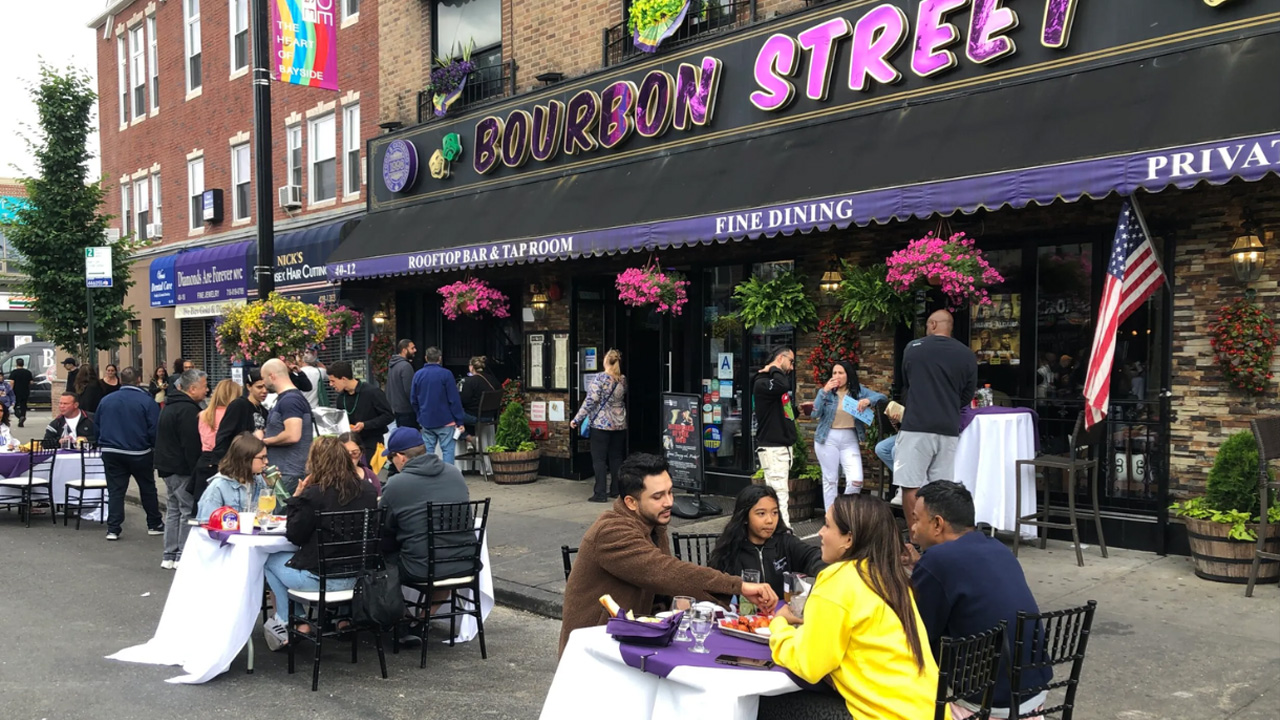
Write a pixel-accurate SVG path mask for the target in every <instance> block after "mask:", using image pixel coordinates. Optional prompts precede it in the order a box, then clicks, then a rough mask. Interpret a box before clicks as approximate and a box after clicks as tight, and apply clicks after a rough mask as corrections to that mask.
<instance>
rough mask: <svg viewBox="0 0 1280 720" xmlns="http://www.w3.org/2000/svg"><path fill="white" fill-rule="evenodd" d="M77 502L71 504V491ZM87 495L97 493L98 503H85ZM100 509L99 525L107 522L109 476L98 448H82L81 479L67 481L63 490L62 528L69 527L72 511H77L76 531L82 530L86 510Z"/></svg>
mask: <svg viewBox="0 0 1280 720" xmlns="http://www.w3.org/2000/svg"><path fill="white" fill-rule="evenodd" d="M73 490H74V491H75V493H76V502H75V503H74V504H73V503H72V502H71V491H73ZM87 493H97V495H98V501H97V502H92V503H86V502H85V495H86V494H87ZM92 507H96V508H98V524H99V525H101V524H103V523H105V522H106V521H107V474H106V470H105V469H104V468H103V466H102V451H101V450H99V449H97V448H91V447H88V446H86V447H82V448H80V477H78V478H73V479H71V480H68V481H67V484H66V486H65V487H64V488H63V489H62V526H63V527H66V526H67V521H68V519H69V518H70V517H71V511H72V510H75V511H76V530H79V529H80V516H81V514H82V513H83V512H84V511H85V509H86V508H92Z"/></svg>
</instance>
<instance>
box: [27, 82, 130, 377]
mask: <svg viewBox="0 0 1280 720" xmlns="http://www.w3.org/2000/svg"><path fill="white" fill-rule="evenodd" d="M31 95H32V99H33V100H34V101H35V104H36V109H37V112H38V113H39V118H40V120H39V130H38V135H37V138H36V139H35V140H34V141H33V140H30V139H28V145H29V146H30V147H31V150H32V153H33V154H34V155H35V159H36V166H37V170H38V176H37V177H34V178H28V179H25V180H23V184H24V185H25V187H26V190H27V204H26V206H25V207H20V208H19V209H18V210H17V212H16V213H15V214H16V220H15V224H14V225H12V226H11V227H8V228H6V230H5V233H6V235H7V236H8V238H9V242H10V243H12V245H13V247H14V249H15V250H17V251H18V253H19V254H20V255H21V259H20V260H19V261H18V263H17V265H18V271H19V272H20V273H22V274H23V277H22V278H21V280H19V283H18V284H19V287H20V288H21V290H22V292H23V294H25V295H27V296H29V297H31V298H33V301H32V310H33V311H34V313H35V316H36V321H37V322H38V323H39V324H40V329H41V334H42V335H43V336H44V337H45V338H47V339H49V340H51V341H53V342H54V343H56V344H58V345H60V346H62V347H65V348H74V349H75V350H76V351H77V353H78V354H80V355H82V356H83V355H86V354H88V353H87V350H88V348H87V347H86V346H87V344H88V337H87V332H86V331H87V328H86V327H85V325H86V323H85V287H84V259H83V258H84V248H86V247H98V246H110V247H111V253H112V263H113V267H112V279H113V281H114V285H115V287H113V288H110V289H95V290H93V291H92V297H93V317H94V345H95V346H96V349H98V350H109V349H111V348H113V347H115V346H116V345H118V344H119V342H120V340H121V339H123V338H124V337H125V335H126V334H127V332H128V325H129V321H130V320H132V319H134V313H133V310H132V308H126V307H125V306H124V297H125V293H126V292H127V291H128V289H129V287H130V286H132V285H133V279H132V276H131V274H130V272H129V256H130V246H129V241H130V238H121V239H120V240H118V241H116V242H114V243H112V242H108V241H107V239H106V236H105V234H106V230H107V223H108V221H109V220H110V216H108V215H103V214H101V213H100V212H99V210H100V207H101V205H102V200H103V196H104V193H105V190H104V188H103V186H102V183H101V182H100V181H99V182H92V183H91V182H88V167H87V166H86V161H87V160H88V159H89V153H88V151H87V150H86V149H85V141H86V139H87V138H88V135H89V133H90V131H91V130H92V129H93V127H94V126H93V103H94V101H95V99H96V95H95V94H94V92H93V80H92V79H91V78H90V77H89V76H88V75H86V74H84V73H83V72H81V71H79V70H76V69H74V68H68V69H67V70H65V71H58V70H54V69H52V68H50V67H49V66H47V65H42V66H41V68H40V82H39V84H38V85H37V86H34V87H32V88H31Z"/></svg>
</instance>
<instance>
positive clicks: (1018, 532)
mask: <svg viewBox="0 0 1280 720" xmlns="http://www.w3.org/2000/svg"><path fill="white" fill-rule="evenodd" d="M1104 429H1105V425H1104V423H1101V422H1099V423H1098V424H1096V425H1094V426H1093V427H1092V428H1089V429H1088V430H1085V426H1084V412H1083V411H1081V412H1080V414H1079V415H1078V416H1076V427H1075V430H1074V431H1073V432H1072V433H1071V450H1070V451H1069V452H1068V453H1067V454H1066V455H1039V456H1037V457H1036V458H1035V459H1034V460H1018V461H1017V462H1016V463H1015V464H1014V468H1015V470H1016V471H1017V474H1016V475H1015V476H1014V477H1015V480H1014V483H1015V486H1016V487H1017V494H1016V504H1015V505H1014V507H1015V508H1017V510H1016V511H1017V513H1018V519H1017V521H1016V522H1015V523H1014V528H1013V555H1014V557H1017V556H1018V546H1019V545H1021V544H1022V526H1023V525H1033V526H1035V527H1038V528H1054V529H1057V530H1070V531H1071V540H1072V542H1073V543H1074V544H1075V548H1076V564H1077V565H1078V566H1080V567H1084V554H1083V553H1082V552H1080V528H1079V524H1078V522H1077V515H1078V514H1084V515H1085V516H1089V515H1092V516H1093V522H1094V526H1095V527H1096V528H1097V531H1098V548H1099V549H1100V550H1101V551H1102V557H1104V558H1105V557H1107V541H1106V538H1104V537H1103V536H1102V515H1101V514H1100V513H1099V512H1098V458H1097V457H1091V456H1092V455H1093V452H1094V450H1095V449H1096V450H1097V452H1099V453H1101V452H1102V433H1103V430H1104ZM1024 465H1030V466H1031V467H1033V468H1036V469H1037V470H1039V469H1041V468H1043V469H1045V470H1051V469H1056V470H1061V471H1062V472H1063V474H1064V475H1066V478H1067V518H1068V522H1054V521H1053V520H1052V516H1053V514H1054V513H1053V511H1051V510H1050V509H1049V483H1048V477H1047V476H1046V477H1045V481H1046V482H1045V485H1044V502H1042V503H1041V504H1040V505H1039V508H1038V509H1037V510H1036V511H1035V512H1034V513H1032V514H1030V515H1023V514H1022V467H1023V466H1024ZM1077 472H1083V473H1086V474H1087V475H1088V478H1089V496H1090V498H1091V499H1092V501H1093V510H1092V512H1083V513H1077V511H1076V473H1077ZM1057 514H1058V515H1059V516H1061V515H1062V513H1061V511H1059V512H1058V513H1057ZM1045 546H1046V538H1045V535H1044V534H1043V533H1041V534H1040V549H1041V550H1043V549H1045Z"/></svg>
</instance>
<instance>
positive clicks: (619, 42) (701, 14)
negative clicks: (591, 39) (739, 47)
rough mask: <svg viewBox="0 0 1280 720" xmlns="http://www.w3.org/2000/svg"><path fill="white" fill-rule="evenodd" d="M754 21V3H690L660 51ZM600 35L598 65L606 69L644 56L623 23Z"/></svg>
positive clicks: (701, 0)
mask: <svg viewBox="0 0 1280 720" xmlns="http://www.w3.org/2000/svg"><path fill="white" fill-rule="evenodd" d="M755 20H756V0H693V2H692V3H691V4H690V7H689V12H688V13H687V14H685V18H684V21H683V22H682V23H680V28H679V29H678V30H676V32H675V34H674V35H672V36H671V37H669V38H667V39H666V40H665V41H664V42H663V43H662V47H663V48H671V47H679V46H681V45H685V44H688V43H690V42H692V41H694V40H695V39H697V38H701V37H702V36H705V35H708V34H711V33H717V32H724V31H725V30H731V29H733V28H736V27H741V26H743V25H748V24H750V23H753V22H755ZM603 35H604V39H603V57H602V60H601V61H602V62H603V63H604V64H605V66H609V65H617V64H618V63H621V62H625V61H627V60H629V59H631V58H634V57H636V56H638V55H644V54H645V53H643V52H641V51H640V50H638V49H636V46H635V44H634V43H633V42H632V40H631V31H630V30H628V29H627V22H626V21H625V20H624V21H622V22H620V23H618V24H617V25H614V26H613V27H607V28H605V29H604V33H603Z"/></svg>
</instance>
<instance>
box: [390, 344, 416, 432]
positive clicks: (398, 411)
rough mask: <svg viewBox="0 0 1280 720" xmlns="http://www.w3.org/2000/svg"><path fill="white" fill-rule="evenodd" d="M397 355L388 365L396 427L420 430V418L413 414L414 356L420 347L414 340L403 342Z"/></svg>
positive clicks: (398, 348)
mask: <svg viewBox="0 0 1280 720" xmlns="http://www.w3.org/2000/svg"><path fill="white" fill-rule="evenodd" d="M396 352H397V354H396V355H392V356H391V362H390V363H389V364H388V365H387V401H388V402H390V403H391V412H392V413H395V416H396V425H397V426H399V427H407V428H414V429H415V430H416V429H418V416H417V415H416V414H415V413H414V412H413V401H412V397H413V356H414V355H415V354H416V353H417V352H418V347H417V346H416V345H414V344H413V341H412V340H401V341H400V343H399V345H397V346H396Z"/></svg>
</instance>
